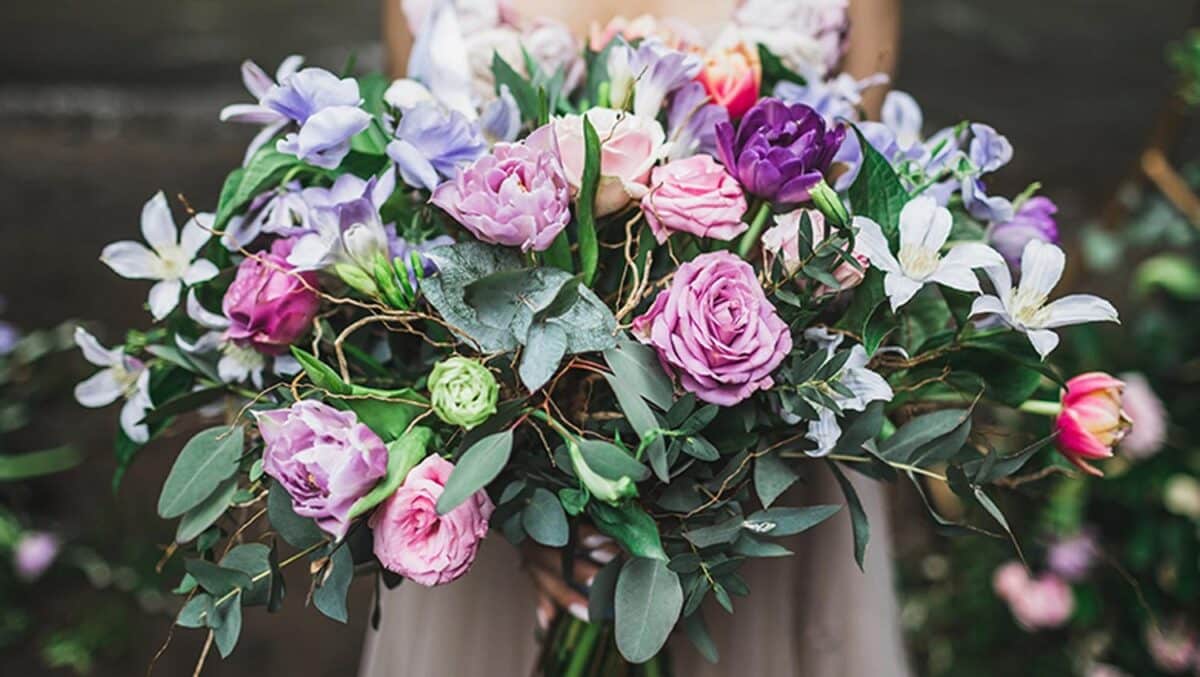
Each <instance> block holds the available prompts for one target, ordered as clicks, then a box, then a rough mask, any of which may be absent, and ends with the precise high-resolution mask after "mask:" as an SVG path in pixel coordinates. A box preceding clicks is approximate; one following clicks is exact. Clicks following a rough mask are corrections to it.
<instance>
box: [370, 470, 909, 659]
mask: <svg viewBox="0 0 1200 677" xmlns="http://www.w3.org/2000/svg"><path fill="white" fill-rule="evenodd" d="M854 479H855V486H856V487H857V489H858V492H859V497H860V498H861V499H862V502H863V506H864V508H865V509H866V511H867V513H868V515H869V517H870V522H871V543H870V546H869V548H868V549H867V562H866V573H865V574H864V573H862V572H860V571H859V570H858V567H857V566H856V565H855V563H854V559H853V545H852V537H851V533H850V523H849V515H848V514H847V511H846V510H845V509H843V510H842V511H841V512H840V513H839V514H838V515H836V516H835V518H834V519H831V520H830V521H828V522H826V523H824V524H822V525H820V526H818V527H816V528H814V529H813V530H812V531H810V532H808V533H805V534H801V535H799V536H796V537H794V538H792V539H790V541H791V542H789V543H786V545H787V546H788V547H789V548H790V549H791V550H793V551H794V552H795V553H796V554H795V555H794V556H792V557H785V558H779V559H772V560H756V561H751V562H750V563H748V564H747V565H746V566H745V568H744V569H743V571H744V574H745V576H746V580H747V582H748V583H749V584H750V591H751V592H750V596H749V597H747V598H735V599H734V604H735V613H734V614H733V615H732V616H731V615H729V614H727V613H726V612H725V611H724V610H723V609H721V608H720V607H718V606H716V605H715V604H710V605H708V606H706V607H705V610H704V613H705V619H706V620H707V621H708V625H709V628H710V630H711V632H712V635H713V638H714V639H715V640H716V642H717V646H718V648H719V650H720V654H721V659H720V662H719V663H717V664H715V665H714V664H710V663H708V662H707V661H705V660H704V659H703V658H701V657H700V655H699V654H698V653H697V652H696V651H695V649H693V648H692V646H691V645H690V643H689V642H688V641H687V639H686V638H684V637H682V636H680V637H676V638H673V639H672V644H671V652H672V663H673V665H674V672H675V674H676V675H678V676H679V677H717V676H718V675H720V676H725V675H737V676H738V677H761V676H767V675H770V676H773V677H790V676H795V677H801V676H803V677H907V675H909V674H910V672H909V669H908V663H907V661H906V659H905V655H904V649H903V644H902V641H901V635H900V627H899V619H898V608H897V603H896V595H895V591H894V587H893V586H894V584H893V576H892V561H891V543H890V537H889V533H888V520H887V515H886V513H885V501H884V494H883V489H882V488H881V487H880V486H879V485H878V484H877V483H875V482H872V481H867V480H863V479H861V478H854ZM843 502H844V500H843V498H842V495H841V491H840V490H839V489H838V487H837V485H836V484H835V482H834V480H833V478H832V476H830V475H829V474H828V471H827V470H826V469H824V468H823V467H822V468H820V470H818V471H817V472H816V473H814V474H813V475H812V476H811V479H810V484H809V485H808V486H804V487H799V488H797V489H794V490H793V491H792V492H790V493H789V495H788V496H785V497H784V499H782V500H781V501H780V504H781V505H809V504H815V503H843ZM534 599H535V597H534V590H533V587H532V585H531V584H530V582H529V579H528V577H527V576H526V575H525V572H523V571H522V570H521V568H520V557H519V554H518V553H517V551H516V549H515V548H513V547H512V546H510V545H509V544H508V543H507V542H506V541H504V540H503V539H502V538H498V537H495V536H493V537H491V538H489V539H488V541H487V542H486V544H485V546H484V547H483V548H482V549H481V552H480V556H479V559H478V560H477V562H476V563H475V566H474V567H473V568H472V569H471V572H470V573H469V574H468V575H467V576H465V577H463V578H462V579H460V580H458V581H456V582H454V583H452V584H450V585H448V586H443V587H441V588H436V589H426V588H421V587H420V586H416V585H411V584H405V585H401V586H400V587H398V588H397V589H395V590H391V591H384V593H383V598H382V599H381V600H380V604H381V613H382V615H381V622H380V624H379V629H378V630H368V633H369V634H368V637H367V641H366V645H365V650H364V654H363V661H362V666H361V669H360V672H359V676H360V677H477V676H478V677H484V676H487V677H496V676H501V677H509V676H515V677H523V676H525V675H528V674H530V670H531V668H532V666H533V665H534V662H535V661H536V659H537V656H538V645H537V642H536V640H535V638H534V633H535V627H534V626H535V619H534ZM710 601H711V600H710Z"/></svg>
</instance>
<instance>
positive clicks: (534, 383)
mask: <svg viewBox="0 0 1200 677" xmlns="http://www.w3.org/2000/svg"><path fill="white" fill-rule="evenodd" d="M566 352H567V332H566V331H565V330H563V328H562V327H560V326H559V325H557V324H551V323H548V322H536V323H534V324H533V325H532V326H530V327H529V335H528V337H527V338H526V341H525V350H524V351H522V353H521V367H520V370H519V374H520V376H521V383H523V384H524V385H525V388H526V389H528V390H529V392H534V391H536V390H537V389H539V388H541V387H542V386H543V385H545V384H546V382H547V381H549V380H550V377H552V376H554V373H555V372H556V371H558V365H559V364H560V363H561V362H562V358H563V356H564V355H565V354H566Z"/></svg>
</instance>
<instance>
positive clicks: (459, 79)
mask: <svg viewBox="0 0 1200 677" xmlns="http://www.w3.org/2000/svg"><path fill="white" fill-rule="evenodd" d="M405 4H407V3H405ZM455 4H456V3H454V2H449V1H448V0H440V1H438V2H435V3H430V6H429V7H428V9H427V11H425V12H423V13H422V15H421V16H420V17H416V16H413V15H409V21H410V23H409V26H410V27H412V28H417V29H419V30H417V31H416V33H415V34H414V35H415V36H416V39H415V40H414V42H413V47H412V53H411V54H410V55H409V58H408V77H409V78H411V79H413V80H416V81H417V82H420V83H422V84H424V85H425V86H426V87H428V88H429V90H430V91H431V92H432V93H433V97H434V98H435V99H436V100H437V101H439V102H441V103H442V104H443V105H445V106H447V107H449V108H450V109H452V110H455V111H458V112H459V113H460V114H462V115H465V116H468V117H469V118H474V116H475V102H474V95H473V93H472V77H471V64H470V61H469V60H468V56H467V50H466V49H465V48H464V47H463V44H464V42H465V40H466V35H467V34H468V32H467V31H466V30H464V27H463V22H462V19H464V18H467V17H461V16H460V15H459V12H458V9H457V8H456V7H455ZM414 20H417V21H416V22H414ZM475 23H477V24H478V25H475V26H471V30H472V31H475V30H478V31H482V30H485V29H486V28H488V27H489V26H490V25H494V24H490V22H487V21H483V22H475ZM446 45H458V48H457V49H446V48H445V46H446ZM430 190H432V188H431V189H430Z"/></svg>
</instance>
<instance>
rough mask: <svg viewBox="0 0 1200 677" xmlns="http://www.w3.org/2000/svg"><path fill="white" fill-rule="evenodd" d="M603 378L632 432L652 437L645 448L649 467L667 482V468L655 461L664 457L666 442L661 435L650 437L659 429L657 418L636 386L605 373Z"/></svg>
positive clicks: (644, 436) (641, 436) (648, 437)
mask: <svg viewBox="0 0 1200 677" xmlns="http://www.w3.org/2000/svg"><path fill="white" fill-rule="evenodd" d="M604 378H605V380H606V381H608V385H609V386H610V387H611V388H612V390H613V392H614V393H615V394H616V396H617V403H618V404H619V405H620V406H621V411H622V412H624V414H625V417H626V418H627V419H628V420H629V425H631V426H633V430H634V432H636V433H637V434H638V437H640V438H642V439H643V440H645V439H652V441H651V442H650V443H649V445H648V446H647V449H646V451H647V453H648V454H650V461H651V468H653V469H654V472H655V474H656V475H658V478H659V479H660V480H662V481H663V482H669V481H670V476H669V475H668V473H667V469H666V468H665V467H663V466H662V465H661V464H656V463H655V460H656V459H658V458H661V459H665V458H666V443H665V442H663V439H662V437H661V436H657V435H655V436H653V437H652V438H651V435H652V433H653V432H654V431H656V430H660V429H661V426H660V425H659V422H658V418H657V417H656V416H655V415H654V412H653V411H652V410H651V409H650V405H648V404H646V401H645V400H644V399H642V396H641V394H640V393H639V392H637V391H636V390H634V388H635V387H636V386H635V385H634V384H629V383H625V382H623V381H621V380H620V379H617V378H615V377H613V376H611V375H609V374H605V376H604Z"/></svg>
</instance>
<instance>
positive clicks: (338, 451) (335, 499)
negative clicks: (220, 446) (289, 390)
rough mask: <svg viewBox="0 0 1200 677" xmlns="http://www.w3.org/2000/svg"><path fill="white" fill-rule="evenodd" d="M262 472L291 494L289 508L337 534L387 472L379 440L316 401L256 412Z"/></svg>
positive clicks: (345, 413)
mask: <svg viewBox="0 0 1200 677" xmlns="http://www.w3.org/2000/svg"><path fill="white" fill-rule="evenodd" d="M257 418H258V430H259V432H260V433H261V434H262V438H263V442H265V443H266V449H265V450H264V451H263V471H264V472H265V473H266V474H268V475H270V476H271V477H272V478H274V479H275V481H276V482H279V483H280V485H282V486H283V488H284V489H286V490H287V492H288V495H289V496H291V497H292V509H293V510H295V511H296V514H297V515H300V516H301V517H311V518H313V519H315V520H316V522H317V526H319V527H321V529H323V530H325V531H326V532H328V533H329V534H331V535H332V536H333V537H334V538H337V539H341V538H342V537H343V536H345V535H346V530H347V529H348V528H349V527H350V508H351V507H352V506H353V505H354V503H355V501H357V500H358V499H360V498H362V497H363V495H365V494H366V493H367V492H368V491H370V490H371V489H372V488H373V487H374V486H375V484H376V483H377V482H378V481H379V480H380V479H381V478H382V477H383V476H384V475H386V474H387V462H388V452H387V447H386V446H384V444H383V440H381V439H379V436H378V435H376V434H375V433H374V432H372V431H371V429H370V428H368V427H367V426H366V425H364V424H362V423H359V422H358V416H356V415H355V414H354V412H350V411H338V410H337V409H334V408H333V407H331V406H329V405H327V404H324V403H321V402H317V401H315V400H302V401H300V402H297V403H295V404H293V405H292V406H291V407H290V408H288V409H276V410H274V411H264V412H259V413H258V414H257Z"/></svg>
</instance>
